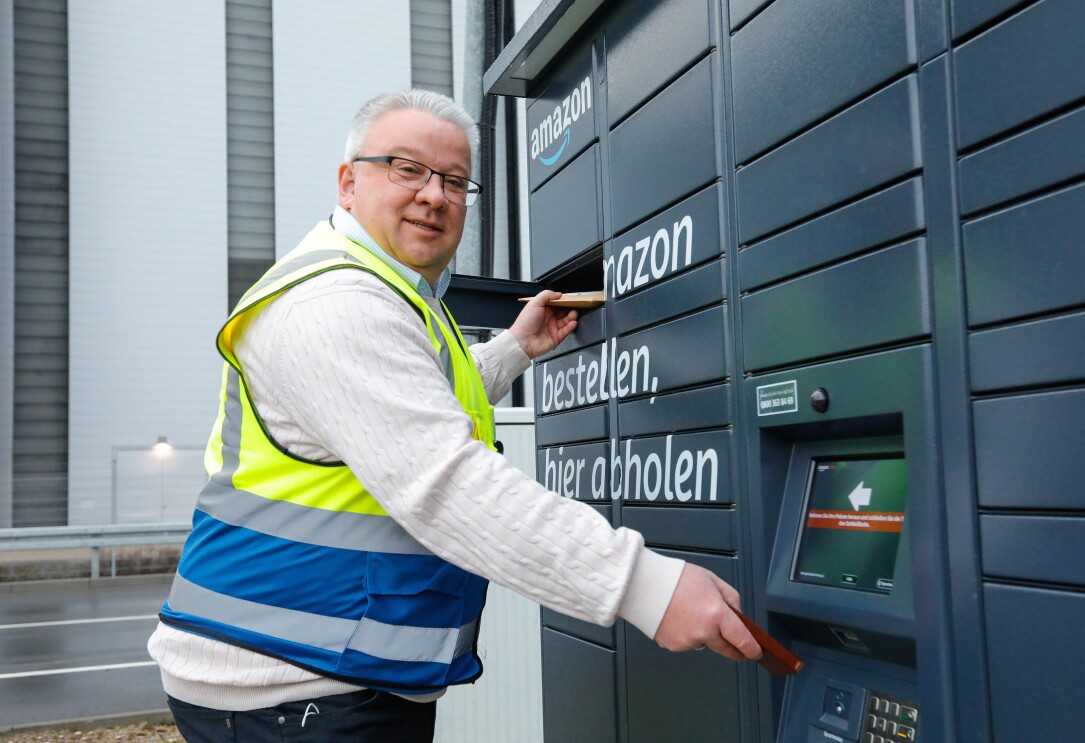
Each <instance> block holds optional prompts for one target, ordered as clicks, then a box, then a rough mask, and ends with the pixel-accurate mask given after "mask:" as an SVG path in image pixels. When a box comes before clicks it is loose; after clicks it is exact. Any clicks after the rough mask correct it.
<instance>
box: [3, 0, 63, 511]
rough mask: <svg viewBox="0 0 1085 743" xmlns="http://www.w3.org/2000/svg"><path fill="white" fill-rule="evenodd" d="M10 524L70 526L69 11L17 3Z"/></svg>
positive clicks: (54, 3)
mask: <svg viewBox="0 0 1085 743" xmlns="http://www.w3.org/2000/svg"><path fill="white" fill-rule="evenodd" d="M14 27H15V43H14V52H15V312H14V317H15V343H14V346H15V373H14V399H15V404H14V419H13V427H12V428H13V430H12V436H13V447H12V479H13V482H12V486H13V487H12V490H13V492H12V525H13V526H52V525H57V524H65V523H67V519H68V494H67V490H68V8H67V0H15V4H14Z"/></svg>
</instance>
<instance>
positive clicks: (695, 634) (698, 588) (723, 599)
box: [655, 562, 761, 661]
mask: <svg viewBox="0 0 1085 743" xmlns="http://www.w3.org/2000/svg"><path fill="white" fill-rule="evenodd" d="M732 607H734V608H735V609H737V608H739V596H738V591H736V590H735V589H734V588H732V587H731V585H730V584H728V583H727V582H726V581H724V580H722V579H720V578H718V577H716V575H715V574H713V573H712V572H710V571H708V570H705V569H704V568H702V567H699V566H697V565H693V564H691V563H688V562H687V563H686V566H685V568H683V570H682V576H681V577H680V578H679V579H678V586H677V587H676V588H675V589H674V595H673V596H672V597H671V602H670V604H668V605H667V612H666V613H665V614H664V615H663V621H662V622H660V623H659V629H658V630H656V636H655V641H656V643H657V644H659V646H660V647H662V648H665V649H667V650H672V651H675V652H681V651H684V650H702V649H704V648H706V647H707V648H711V649H712V650H713V651H715V652H717V653H719V654H720V655H724V656H726V657H728V658H730V659H731V660H734V661H741V660H746V659H749V660H757V659H758V658H760V657H761V646H760V645H758V644H757V641H756V640H754V639H753V635H751V634H750V631H749V630H747V629H746V626H745V625H744V624H743V623H742V620H741V619H739V618H738V615H737V614H735V612H734V611H733V610H732Z"/></svg>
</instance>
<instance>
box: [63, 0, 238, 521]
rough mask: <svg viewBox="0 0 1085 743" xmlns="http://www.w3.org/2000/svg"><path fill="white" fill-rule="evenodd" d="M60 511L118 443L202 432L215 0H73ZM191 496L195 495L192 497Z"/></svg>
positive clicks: (220, 249)
mask: <svg viewBox="0 0 1085 743" xmlns="http://www.w3.org/2000/svg"><path fill="white" fill-rule="evenodd" d="M69 29H70V35H69V61H70V76H69V81H70V83H69V84H70V92H69V95H70V99H69V100H70V103H69V106H70V108H69V110H70V137H71V151H70V168H71V180H70V194H71V195H70V226H71V238H70V240H71V242H70V245H71V284H70V287H71V288H70V297H71V302H70V307H71V324H70V398H69V400H70V402H69V405H70V408H69V410H70V423H69V435H70V442H69V477H70V511H69V519H70V522H71V523H73V524H86V523H98V522H103V521H106V520H108V518H109V498H110V469H111V453H112V448H113V447H114V446H135V445H144V444H146V445H147V446H148V447H149V446H150V445H151V444H153V443H154V442H155V440H156V438H157V437H158V436H167V437H168V438H169V440H170V442H171V443H174V444H180V445H191V444H200V443H202V442H203V441H204V440H205V439H206V437H207V433H208V431H209V430H210V428H211V423H212V422H213V419H214V416H215V401H216V391H217V388H218V384H219V378H220V369H221V360H220V359H219V357H218V355H217V353H216V352H215V349H214V336H215V332H216V331H217V329H218V327H219V326H220V324H221V323H222V321H223V319H224V312H225V306H226V278H227V270H226V87H225V86H226V74H225V11H224V8H223V2H222V0H187V1H186V2H184V3H174V2H167V1H166V0H153V1H149V0H110V2H108V3H103V2H99V0H70V5H69ZM195 496H196V493H193V502H195Z"/></svg>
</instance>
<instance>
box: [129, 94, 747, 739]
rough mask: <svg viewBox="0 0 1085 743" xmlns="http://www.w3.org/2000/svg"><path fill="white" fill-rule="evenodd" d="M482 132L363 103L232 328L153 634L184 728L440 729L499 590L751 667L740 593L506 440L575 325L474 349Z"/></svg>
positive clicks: (529, 329) (234, 735)
mask: <svg viewBox="0 0 1085 743" xmlns="http://www.w3.org/2000/svg"><path fill="white" fill-rule="evenodd" d="M476 140H477V135H476V134H475V129H474V123H473V121H472V120H471V119H470V117H469V116H468V115H467V114H466V112H464V111H463V110H462V109H461V108H460V107H459V106H458V105H457V104H455V103H454V102H453V101H451V100H450V99H448V98H446V97H444V96H441V95H439V94H436V93H431V92H428V91H417V90H414V91H406V92H403V93H399V94H391V95H385V96H380V97H378V98H375V99H373V100H372V101H370V102H369V103H367V104H366V105H365V106H364V107H363V108H362V110H361V111H359V113H358V115H357V116H356V117H355V120H354V125H353V127H352V130H351V134H350V136H349V137H348V140H347V148H346V161H345V162H344V163H343V164H342V165H340V166H339V205H338V207H336V209H335V211H334V213H333V214H332V216H331V218H330V219H329V220H328V221H326V222H322V223H321V224H319V225H317V227H316V228H314V230H313V231H312V232H310V234H309V235H308V236H306V238H305V239H304V240H303V241H302V243H301V244H300V245H299V246H298V247H297V248H296V249H295V250H294V251H292V252H291V253H290V254H288V255H287V256H285V257H284V258H283V259H282V260H281V261H279V262H278V263H277V264H276V265H275V266H274V267H272V269H271V270H270V271H269V272H268V273H267V274H266V275H265V276H264V278H262V279H261V280H260V281H259V282H257V284H256V285H255V286H254V287H253V288H252V289H250V290H249V292H248V293H247V294H246V295H245V296H244V297H243V298H242V299H241V301H240V303H239V304H238V307H237V308H236V309H235V310H234V312H233V313H232V314H231V316H230V319H229V320H228V321H227V323H226V325H225V327H224V328H223V329H222V331H221V332H220V333H219V339H218V343H219V350H220V351H221V353H222V354H223V356H224V358H225V359H226V361H227V363H226V364H225V366H224V373H223V388H222V395H221V400H222V402H221V407H220V411H219V416H218V419H217V421H216V423H215V427H214V429H213V431H212V436H211V440H210V441H209V443H208V448H207V453H206V455H205V462H206V464H207V468H208V472H209V473H211V476H210V480H209V482H208V484H207V486H206V487H205V489H204V490H203V492H202V493H201V494H200V498H199V502H198V504H197V510H196V513H195V515H194V517H193V531H192V535H191V536H190V537H189V539H188V541H187V543H186V545H185V550H184V553H183V555H182V558H181V563H180V565H179V568H178V575H177V578H176V579H175V582H174V585H173V588H172V590H171V592H170V597H169V599H168V601H167V602H166V604H165V605H164V606H163V609H162V613H161V615H160V616H161V620H162V622H161V623H160V625H159V627H158V629H157V630H156V631H155V633H154V635H153V636H152V637H151V640H150V642H149V645H148V647H149V650H150V652H151V655H152V657H154V658H155V660H156V661H158V663H159V665H160V666H161V669H162V679H163V685H164V687H165V690H166V692H167V694H168V695H169V704H170V707H171V709H172V711H173V714H174V717H175V719H176V720H177V723H178V726H179V728H180V729H181V732H182V734H183V735H184V736H185V737H186V738H187V739H188V740H189V741H193V742H195V741H225V740H235V739H236V740H266V739H270V738H271V737H272V736H280V735H282V736H283V737H284V738H287V737H289V739H291V740H294V739H297V740H313V741H316V740H337V741H347V740H350V741H355V740H356V741H370V740H372V741H398V742H411V741H430V740H432V737H433V725H434V715H435V700H436V698H437V697H439V696H440V695H441V693H442V692H443V690H444V689H445V688H446V687H447V686H449V685H451V684H457V683H467V682H470V681H473V680H474V679H475V678H477V677H478V675H479V674H480V673H481V665H480V664H479V662H478V658H477V656H476V654H475V647H474V644H475V640H476V638H477V632H478V621H479V615H480V613H481V610H482V604H483V602H484V597H485V588H486V580H485V579H489V580H495V581H498V582H500V583H501V584H502V585H505V586H508V587H510V588H512V589H513V590H516V591H518V592H519V593H521V594H523V595H525V596H527V597H529V598H531V599H533V600H535V601H538V602H539V603H541V604H543V605H545V606H549V607H551V608H553V609H556V610H557V611H561V612H564V613H567V614H570V615H572V616H575V617H579V618H581V619H585V620H587V621H592V622H596V623H599V624H610V623H612V622H613V621H614V619H615V618H618V617H620V618H623V619H626V620H627V621H629V622H630V623H631V624H633V625H634V626H636V627H637V628H638V629H640V630H641V631H643V632H645V633H646V634H647V635H648V636H649V637H653V638H654V639H655V640H656V642H658V643H659V644H660V645H661V646H663V647H665V648H668V649H671V650H676V651H677V650H689V649H702V648H704V647H709V648H711V649H712V650H714V651H716V652H718V653H721V654H723V655H725V656H727V657H729V658H732V659H734V660H741V659H743V658H757V657H759V656H760V648H759V647H758V646H757V644H756V642H755V641H754V640H753V638H752V637H751V636H750V635H749V633H748V632H747V631H746V629H745V628H744V627H743V626H742V624H741V622H740V621H739V620H738V618H737V617H736V615H735V614H734V612H733V611H732V610H731V607H732V606H734V607H737V606H738V594H737V593H736V592H735V591H734V589H733V588H731V587H730V586H728V585H727V584H726V583H724V582H723V581H722V580H720V579H718V578H717V577H716V576H714V575H712V574H711V573H709V572H708V571H706V570H703V569H701V568H698V567H696V566H693V565H688V564H685V563H683V562H681V561H679V560H674V559H671V558H666V557H663V556H661V555H659V554H656V553H654V552H652V551H650V550H647V549H645V548H644V540H643V538H642V537H641V536H640V535H639V534H637V533H636V532H633V531H630V530H628V529H617V530H615V529H613V528H611V527H610V525H609V524H607V523H606V521H605V519H603V518H602V517H601V516H599V515H598V514H596V513H595V511H594V510H592V509H591V508H590V507H588V506H586V505H584V504H581V503H576V502H574V501H570V500H567V499H563V498H560V497H559V496H557V495H556V494H553V493H550V492H548V491H547V490H546V489H545V488H543V487H542V486H540V485H539V484H538V483H536V482H534V481H533V480H531V479H530V478H528V477H526V476H525V475H524V474H523V473H521V472H519V471H518V470H516V469H514V468H513V467H511V466H509V465H508V464H507V463H506V462H505V460H504V459H503V458H502V457H501V456H500V455H498V454H497V453H496V452H495V451H493V409H492V407H491V403H492V402H493V401H497V400H499V399H501V398H502V397H503V396H504V395H505V394H506V393H507V391H508V389H509V387H510V385H511V382H512V380H513V379H515V377H516V376H518V375H519V374H521V373H522V372H523V371H524V370H525V369H526V368H527V367H528V366H529V364H530V359H531V358H533V357H535V356H538V355H540V354H543V353H546V352H548V351H550V350H552V349H553V348H555V347H556V346H557V345H558V344H559V343H560V342H561V341H562V340H563V339H564V338H566V337H567V336H568V334H569V333H571V332H572V331H573V330H574V329H575V327H576V314H575V312H568V313H562V312H560V311H555V310H554V309H553V308H550V307H548V306H547V302H548V301H549V300H551V299H553V298H556V297H558V296H560V295H558V294H557V293H556V292H549V291H544V292H541V293H540V294H539V295H538V296H537V297H535V298H534V299H533V300H532V301H531V302H530V303H528V305H527V306H526V307H525V308H524V310H523V312H522V313H521V314H520V316H519V317H518V318H517V320H516V322H515V323H514V324H513V326H512V328H510V329H509V330H508V331H506V332H504V333H502V334H501V335H499V336H498V337H497V338H495V339H494V340H492V341H490V342H489V343H485V344H479V345H476V346H472V347H471V348H470V349H469V350H468V349H467V347H466V344H465V343H464V342H463V339H462V337H461V336H460V335H459V331H458V330H457V329H456V326H455V324H454V322H453V321H452V318H451V317H449V316H448V313H447V312H446V311H445V308H444V306H443V305H442V304H441V302H440V299H439V298H440V295H441V293H442V292H443V291H444V288H445V287H446V286H447V283H448V277H449V273H448V265H449V262H450V261H451V260H452V257H453V255H454V254H455V251H456V247H457V245H458V244H459V241H460V236H461V234H462V231H463V224H464V218H465V216H466V210H467V208H468V207H469V205H470V204H471V203H472V202H473V201H474V197H475V195H476V194H477V192H478V190H479V187H478V185H477V184H475V183H473V182H472V181H470V175H471V150H472V147H473V146H475V143H476ZM480 576H481V577H480Z"/></svg>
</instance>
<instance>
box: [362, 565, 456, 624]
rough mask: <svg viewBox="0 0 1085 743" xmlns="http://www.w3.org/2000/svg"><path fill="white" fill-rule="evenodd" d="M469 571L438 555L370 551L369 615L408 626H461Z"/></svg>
mask: <svg viewBox="0 0 1085 743" xmlns="http://www.w3.org/2000/svg"><path fill="white" fill-rule="evenodd" d="M467 580H468V573H467V572H466V571H464V570H462V569H461V568H458V567H456V566H455V565H452V564H450V563H448V562H445V561H444V560H442V559H441V558H439V557H437V556H435V555H395V554H389V553H383V552H371V553H369V559H368V564H367V567H366V584H367V586H368V588H369V606H368V608H367V609H366V612H365V618H367V619H371V620H374V621H378V622H384V623H386V624H394V625H398V626H407V627H449V628H451V627H459V626H460V625H461V624H462V623H463V614H464V611H463V609H464V607H463V604H464V599H465V589H466V583H467Z"/></svg>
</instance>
